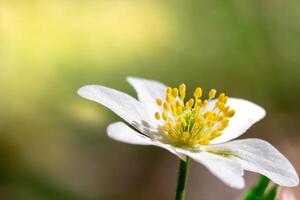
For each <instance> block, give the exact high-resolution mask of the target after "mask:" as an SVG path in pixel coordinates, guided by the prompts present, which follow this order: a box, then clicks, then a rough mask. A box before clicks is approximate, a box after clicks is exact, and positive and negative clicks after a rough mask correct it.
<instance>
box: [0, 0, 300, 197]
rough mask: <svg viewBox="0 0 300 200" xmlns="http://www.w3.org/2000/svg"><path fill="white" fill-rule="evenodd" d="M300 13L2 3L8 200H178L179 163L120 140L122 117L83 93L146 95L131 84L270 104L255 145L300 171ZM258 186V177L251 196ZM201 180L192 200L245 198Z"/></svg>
mask: <svg viewBox="0 0 300 200" xmlns="http://www.w3.org/2000/svg"><path fill="white" fill-rule="evenodd" d="M299 7H300V1H297V0H287V1H278V0H275V1H270V0H254V1H237V0H230V1H216V0H210V1H197V0H193V1H158V0H157V1H155V0H153V1H138V0H136V1H135V0H119V1H118V0H112V1H96V0H95V1H94V0H87V1H80V0H76V1H71V0H52V1H50V0H39V1H34V0H27V1H19V0H9V1H8V0H2V1H1V2H0V199H22V200H23V199H43V200H44V199H75V200H76V199H78V200H83V199H84V200H86V199H87V200H94V199H105V200H118V199H139V200H140V199H145V200H148V199H149V200H150V199H151V200H152V199H157V200H165V199H172V198H173V195H174V191H175V182H176V175H177V174H176V170H177V165H178V159H177V158H176V157H175V156H173V155H171V154H170V153H168V152H166V151H164V150H162V149H158V148H155V147H145V146H132V145H127V144H122V143H118V142H115V141H113V140H110V139H108V137H107V136H106V133H105V129H106V126H107V125H108V124H109V123H111V122H113V121H117V120H120V119H119V118H118V117H116V116H115V115H114V114H113V113H112V112H110V111H108V110H107V109H105V108H104V107H102V106H100V105H98V104H96V103H93V102H90V101H87V100H84V99H82V98H80V97H79V96H78V95H77V94H76V91H77V89H78V88H79V87H80V86H83V85H86V84H89V83H95V84H102V85H106V86H109V87H113V88H117V89H119V90H122V91H125V92H128V93H130V94H132V95H135V93H134V91H133V89H132V88H130V86H129V85H128V84H127V83H126V80H125V78H126V76H139V77H144V78H149V79H156V80H159V81H162V82H164V83H166V84H168V85H171V86H177V85H178V84H180V83H181V82H185V83H186V85H187V86H188V87H189V88H190V89H191V90H192V89H193V88H194V87H196V86H201V87H202V88H204V89H206V91H207V90H208V89H210V88H212V87H215V88H217V89H219V90H222V91H226V93H227V94H228V95H230V96H236V97H242V98H246V99H249V100H251V101H254V102H256V103H257V104H259V105H262V106H263V107H265V108H266V110H267V112H268V115H267V117H266V118H265V119H264V120H263V121H261V122H260V123H258V124H257V125H255V126H254V127H252V128H251V130H249V131H248V132H247V134H245V136H243V137H259V138H263V139H266V140H268V141H270V142H271V143H272V144H274V145H275V146H276V147H277V148H278V149H279V150H280V151H281V152H283V153H284V154H285V155H286V156H287V157H288V158H289V159H290V160H291V162H292V163H293V164H294V166H295V167H296V170H297V171H298V172H299V171H300V157H299V153H298V152H299V151H300V139H299V138H300V135H299V134H300V133H299V131H300V124H299V120H300V112H299V111H300V103H299V98H300V78H299V77H300V23H299V21H300V12H299ZM262 153H263V152H262ZM256 177H257V176H256V175H254V174H253V173H246V182H247V187H249V186H250V185H251V184H253V182H254V181H255V178H256ZM189 181H190V182H189V188H188V196H187V198H188V199H191V200H196V199H203V200H217V199H220V200H221V199H222V200H223V199H239V198H240V196H241V195H242V194H243V191H240V190H234V189H231V188H229V187H227V186H225V185H224V184H223V183H222V182H220V181H219V180H218V179H217V178H215V177H214V176H213V175H211V174H210V173H209V172H208V171H207V170H206V169H205V168H204V167H203V166H200V165H198V164H195V163H192V169H191V172H190V179H189ZM216 191H218V192H216ZM292 191H294V192H295V193H298V196H299V195H300V189H299V187H297V188H294V189H293V190H292Z"/></svg>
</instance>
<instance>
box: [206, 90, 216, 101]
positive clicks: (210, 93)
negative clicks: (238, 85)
mask: <svg viewBox="0 0 300 200" xmlns="http://www.w3.org/2000/svg"><path fill="white" fill-rule="evenodd" d="M216 93H217V90H215V89H211V90H210V91H209V93H208V97H209V99H213V98H215V96H216Z"/></svg>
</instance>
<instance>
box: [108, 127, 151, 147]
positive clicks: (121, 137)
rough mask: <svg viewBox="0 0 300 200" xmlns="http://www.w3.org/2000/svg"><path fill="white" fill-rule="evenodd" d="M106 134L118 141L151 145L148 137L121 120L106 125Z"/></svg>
mask: <svg viewBox="0 0 300 200" xmlns="http://www.w3.org/2000/svg"><path fill="white" fill-rule="evenodd" d="M106 131H107V135H108V136H109V137H110V138H112V139H114V140H117V141H119V142H124V143H128V144H138V145H152V143H153V142H152V141H151V140H150V138H148V137H146V136H144V135H142V134H140V133H138V132H136V131H135V130H133V129H132V128H130V127H128V126H127V125H126V124H124V123H123V122H116V123H113V124H110V125H109V126H108V127H107V130H106Z"/></svg>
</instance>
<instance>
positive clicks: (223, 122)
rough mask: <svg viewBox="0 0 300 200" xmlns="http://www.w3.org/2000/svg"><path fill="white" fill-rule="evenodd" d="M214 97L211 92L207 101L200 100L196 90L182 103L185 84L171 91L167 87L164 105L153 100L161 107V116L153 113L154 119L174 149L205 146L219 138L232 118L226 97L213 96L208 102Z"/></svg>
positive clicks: (160, 101)
mask: <svg viewBox="0 0 300 200" xmlns="http://www.w3.org/2000/svg"><path fill="white" fill-rule="evenodd" d="M216 94H217V91H216V90H215V89H211V90H210V91H209V93H208V99H201V97H202V89H201V88H200V87H197V88H196V89H195V91H194V95H193V98H190V99H188V100H186V101H184V99H185V97H186V86H185V84H181V85H180V86H179V87H178V88H173V89H172V88H171V87H168V88H167V89H166V99H165V101H164V102H163V100H161V99H156V104H157V105H158V106H161V107H162V109H163V112H162V113H161V114H160V113H158V112H156V113H155V119H157V120H162V129H163V130H164V132H165V133H166V135H168V136H170V138H171V139H172V140H174V141H175V143H176V144H177V145H179V146H190V147H195V146H203V145H207V144H209V143H210V141H211V140H213V139H215V138H217V137H219V136H220V135H222V131H223V130H224V129H225V128H226V127H227V126H228V124H229V119H230V118H231V117H233V116H234V114H235V111H234V110H232V109H230V107H229V106H226V103H227V100H228V97H227V96H226V95H225V94H224V93H221V94H220V95H219V96H217V99H216V101H212V99H214V98H215V97H216ZM212 103H214V105H212ZM208 105H209V106H208Z"/></svg>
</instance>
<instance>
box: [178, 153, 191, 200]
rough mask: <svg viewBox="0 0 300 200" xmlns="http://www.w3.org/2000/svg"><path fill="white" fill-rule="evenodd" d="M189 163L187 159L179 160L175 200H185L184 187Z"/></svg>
mask: <svg viewBox="0 0 300 200" xmlns="http://www.w3.org/2000/svg"><path fill="white" fill-rule="evenodd" d="M189 163H190V158H189V157H187V158H186V161H183V160H180V163H179V172H178V182H177V189H176V198H175V199H176V200H184V199H185V187H186V182H187V176H188V171H189Z"/></svg>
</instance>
